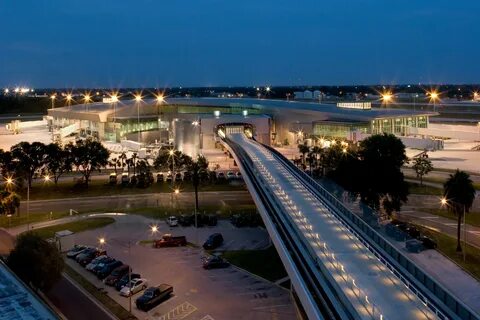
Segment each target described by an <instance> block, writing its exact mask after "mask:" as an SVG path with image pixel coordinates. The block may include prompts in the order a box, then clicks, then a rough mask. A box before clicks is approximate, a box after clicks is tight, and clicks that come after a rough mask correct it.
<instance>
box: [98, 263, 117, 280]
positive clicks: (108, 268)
mask: <svg viewBox="0 0 480 320" xmlns="http://www.w3.org/2000/svg"><path fill="white" fill-rule="evenodd" d="M121 265H123V262H122V261H120V260H114V261H112V262H110V263H108V264H106V265H104V266H103V268H102V269H100V270H99V271H98V272H97V278H98V279H100V280H103V279H105V278H106V277H108V275H109V274H110V273H111V272H112V271H113V270H115V269H116V268H118V267H120V266H121Z"/></svg>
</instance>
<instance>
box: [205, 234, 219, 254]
mask: <svg viewBox="0 0 480 320" xmlns="http://www.w3.org/2000/svg"><path fill="white" fill-rule="evenodd" d="M222 243H223V236H222V234H221V233H214V234H212V235H210V237H208V239H207V241H205V243H204V244H203V248H204V249H206V250H213V249H216V248H218V247H220V246H221V245H222Z"/></svg>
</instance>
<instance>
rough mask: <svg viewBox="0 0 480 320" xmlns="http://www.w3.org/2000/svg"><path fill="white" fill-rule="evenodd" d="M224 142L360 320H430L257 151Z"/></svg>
mask: <svg viewBox="0 0 480 320" xmlns="http://www.w3.org/2000/svg"><path fill="white" fill-rule="evenodd" d="M229 138H230V139H231V140H232V141H234V142H236V143H237V144H239V145H240V146H241V147H242V148H243V149H244V150H245V151H246V153H247V154H248V155H249V156H250V157H251V159H252V160H253V163H254V166H255V168H256V169H257V171H258V173H259V175H261V176H262V178H263V180H264V181H265V184H264V187H265V188H270V189H271V191H272V192H273V193H274V194H275V196H276V197H277V199H278V200H279V201H278V202H279V203H281V205H282V206H283V208H284V209H285V210H284V211H285V212H287V213H288V215H289V218H290V219H291V220H292V221H294V222H295V226H296V228H297V231H298V232H299V233H301V234H303V236H304V239H305V241H306V242H308V243H309V244H310V246H311V247H312V249H313V250H314V252H315V254H316V256H317V258H318V259H317V261H318V262H319V263H321V264H323V265H324V266H326V267H327V268H328V269H329V272H330V274H331V275H332V276H333V277H334V279H335V280H336V282H337V284H338V285H339V286H340V288H341V290H342V291H343V292H344V294H345V295H346V296H347V297H348V298H349V300H350V302H351V304H352V305H353V306H354V308H355V309H356V310H357V312H358V313H359V315H360V316H362V317H363V318H365V319H372V318H373V319H390V320H391V319H399V320H400V319H402V320H403V319H435V318H436V316H435V314H434V313H433V312H432V311H431V310H430V309H429V308H428V307H427V306H425V305H424V303H423V302H422V301H421V300H420V299H419V298H418V297H417V296H415V295H414V294H413V293H412V292H411V291H410V290H409V289H408V288H407V287H406V286H405V285H404V284H403V283H402V282H401V281H400V279H398V278H397V277H396V276H395V275H394V274H393V273H392V272H391V271H390V270H389V269H388V268H387V267H386V266H385V265H384V264H383V263H382V262H381V261H380V260H379V259H377V258H376V257H375V256H374V255H373V254H372V253H371V252H370V251H369V250H368V248H367V247H366V246H365V245H364V243H362V242H361V241H360V240H359V239H358V238H357V237H356V236H355V234H354V233H353V232H352V231H350V230H349V229H348V228H347V227H346V226H344V225H343V224H342V222H341V221H340V220H339V219H338V218H337V217H336V216H335V215H334V214H332V213H331V212H330V211H329V210H328V209H327V208H326V207H325V206H324V205H323V204H322V203H321V202H320V201H318V200H317V199H316V198H315V195H313V194H312V193H311V192H310V191H308V190H306V189H305V187H304V186H303V185H302V184H301V183H300V182H299V181H298V179H297V178H296V177H294V176H293V175H292V174H291V173H290V172H289V171H288V170H287V169H286V168H285V167H284V165H283V164H281V163H280V162H279V161H277V159H276V158H275V157H274V156H273V155H272V154H271V153H270V151H268V150H267V149H265V148H264V147H263V146H261V145H260V144H258V143H256V142H255V141H252V140H250V139H247V138H246V137H245V136H244V135H242V134H233V135H230V136H229Z"/></svg>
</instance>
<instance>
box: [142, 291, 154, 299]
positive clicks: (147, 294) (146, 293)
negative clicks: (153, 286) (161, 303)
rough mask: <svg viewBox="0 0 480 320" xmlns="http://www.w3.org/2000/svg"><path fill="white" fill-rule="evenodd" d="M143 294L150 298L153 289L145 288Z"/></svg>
mask: <svg viewBox="0 0 480 320" xmlns="http://www.w3.org/2000/svg"><path fill="white" fill-rule="evenodd" d="M143 295H144V296H145V297H146V298H152V297H153V290H146V291H145V292H144V293H143Z"/></svg>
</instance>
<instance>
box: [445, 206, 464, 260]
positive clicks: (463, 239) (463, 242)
mask: <svg viewBox="0 0 480 320" xmlns="http://www.w3.org/2000/svg"><path fill="white" fill-rule="evenodd" d="M440 203H441V205H442V207H443V206H448V205H449V203H452V204H456V205H460V206H462V207H463V250H462V251H463V252H462V253H463V262H465V259H466V251H467V221H466V215H465V213H466V211H467V208H466V205H465V204H463V203H458V202H455V201H453V200H448V199H447V198H442V199H441V200H440ZM459 233H460V232H459Z"/></svg>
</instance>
